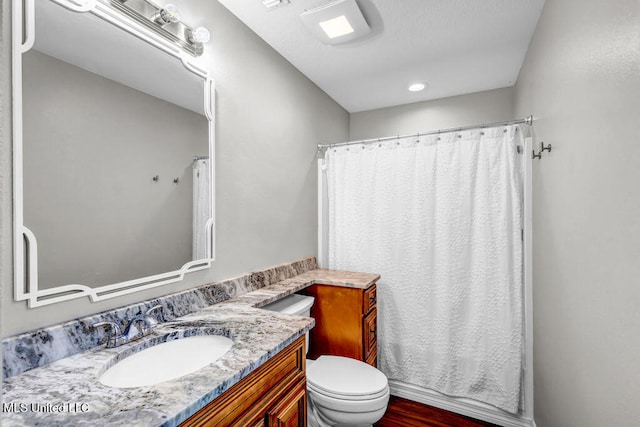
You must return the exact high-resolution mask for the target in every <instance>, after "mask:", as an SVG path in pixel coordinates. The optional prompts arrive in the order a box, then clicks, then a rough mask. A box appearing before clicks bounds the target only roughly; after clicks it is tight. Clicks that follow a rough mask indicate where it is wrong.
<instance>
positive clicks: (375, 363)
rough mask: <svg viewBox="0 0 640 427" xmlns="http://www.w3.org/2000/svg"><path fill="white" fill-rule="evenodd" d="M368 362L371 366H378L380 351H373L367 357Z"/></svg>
mask: <svg viewBox="0 0 640 427" xmlns="http://www.w3.org/2000/svg"><path fill="white" fill-rule="evenodd" d="M367 363H368V364H369V365H371V366H373V367H374V368H377V367H378V352H377V351H374V352H373V353H371V354H370V355H369V357H367Z"/></svg>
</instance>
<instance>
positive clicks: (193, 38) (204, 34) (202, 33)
mask: <svg viewBox="0 0 640 427" xmlns="http://www.w3.org/2000/svg"><path fill="white" fill-rule="evenodd" d="M210 39H211V34H210V33H209V30H207V29H206V28H205V27H196V28H194V29H193V30H191V32H190V33H189V41H190V42H191V43H206V42H208V41H209V40H210Z"/></svg>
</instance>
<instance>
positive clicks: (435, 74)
mask: <svg viewBox="0 0 640 427" xmlns="http://www.w3.org/2000/svg"><path fill="white" fill-rule="evenodd" d="M219 1H220V3H222V4H223V5H224V6H225V7H226V8H227V9H229V10H230V11H231V12H232V13H233V14H235V15H236V16H237V17H238V18H239V19H240V20H242V21H243V22H244V23H245V24H246V25H247V26H248V27H249V28H251V29H252V30H253V31H254V32H255V33H256V34H258V35H259V36H260V37H262V38H263V39H264V40H265V41H266V42H267V43H268V44H269V45H271V46H272V47H273V48H274V49H275V50H276V51H278V52H279V53H280V54H281V55H282V56H284V57H285V58H286V59H287V60H288V61H289V62H291V63H292V64H293V65H294V66H295V67H296V68H298V69H299V70H300V71H301V72H302V73H304V74H305V75H306V76H307V77H308V78H309V79H311V80H312V81H313V82H314V83H315V84H317V85H318V86H319V87H320V88H321V89H322V90H324V91H325V92H326V93H327V94H329V95H330V96H331V97H332V98H333V99H335V100H336V101H337V102H338V103H339V104H340V105H342V106H343V107H344V108H345V109H346V110H348V111H349V112H357V111H365V110H371V109H376V108H382V107H389V106H393V105H401V104H407V103H412V102H418V101H425V100H429V99H437V98H444V97H448V96H455V95H462V94H466V93H473V92H479V91H483V90H489V89H496V88H501V87H507V86H512V85H513V84H514V83H515V81H516V79H517V77H518V72H519V71H520V67H521V66H522V61H523V60H524V56H525V53H526V50H527V47H528V46H529V41H530V40H531V37H532V35H533V32H534V29H535V26H536V23H537V21H538V17H539V16H540V12H541V10H542V6H543V5H544V0H482V1H479V0H358V4H359V5H360V8H361V9H362V12H363V14H364V16H365V18H366V19H367V21H368V23H369V25H370V26H371V28H372V31H371V33H369V34H368V35H367V36H365V38H363V39H360V40H357V41H353V42H351V43H347V44H342V45H336V46H330V45H324V44H322V43H321V42H320V41H318V40H317V39H315V38H314V37H313V35H312V34H311V32H310V31H309V30H308V29H307V28H306V27H305V26H304V24H303V23H302V21H301V19H300V17H299V15H300V14H301V13H302V12H303V11H305V10H309V9H312V8H315V7H318V6H322V5H326V4H328V3H330V2H331V0H291V3H290V4H288V5H285V6H281V7H278V8H275V9H271V10H267V9H266V8H265V7H264V6H263V5H262V1H261V0H242V1H238V0H219ZM416 80H422V81H425V82H427V83H428V84H429V87H428V88H427V89H426V90H424V91H422V92H415V93H414V92H409V91H408V90H407V87H408V85H409V83H411V82H413V81H416Z"/></svg>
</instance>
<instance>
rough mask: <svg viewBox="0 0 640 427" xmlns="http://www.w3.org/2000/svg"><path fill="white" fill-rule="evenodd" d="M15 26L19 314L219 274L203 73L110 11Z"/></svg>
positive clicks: (51, 15) (44, 5) (64, 9)
mask: <svg viewBox="0 0 640 427" xmlns="http://www.w3.org/2000/svg"><path fill="white" fill-rule="evenodd" d="M116 1H117V0H116ZM12 25H13V27H12V38H13V41H12V43H13V68H12V71H13V165H14V169H13V180H14V259H15V262H14V263H15V265H14V269H15V270H14V271H15V280H14V284H15V288H14V298H15V300H16V301H26V302H27V304H28V306H29V307H32V308H33V307H39V306H43V305H48V304H53V303H57V302H61V301H65V300H70V299H75V298H83V297H88V298H90V300H91V301H94V302H96V301H100V300H104V299H108V298H113V297H116V296H120V295H124V294H129V293H132V292H136V291H140V290H144V289H149V288H153V287H157V286H163V285H166V284H169V283H174V282H177V281H181V280H183V278H184V277H185V275H186V274H188V273H191V272H194V271H198V270H203V269H207V268H210V267H211V264H212V262H213V261H214V259H215V250H214V249H215V228H214V212H215V210H214V207H215V203H214V191H213V189H214V188H215V185H214V180H213V178H214V173H213V165H214V152H215V151H214V135H215V123H214V111H215V105H214V99H215V98H214V82H213V80H212V79H211V77H210V75H209V72H208V71H207V69H205V68H204V67H202V66H200V65H199V64H198V63H197V61H196V60H195V58H194V57H193V56H191V55H190V54H189V53H187V52H186V51H185V50H183V49H182V48H181V47H180V46H178V45H177V44H174V43H172V42H171V41H168V40H166V39H164V38H163V37H161V36H160V35H158V34H156V33H155V32H153V31H151V30H149V29H147V28H144V27H143V26H140V25H139V24H136V23H135V22H134V21H133V20H131V19H129V18H127V17H126V16H124V15H123V14H121V13H120V12H118V11H117V10H116V9H114V8H113V7H112V6H110V5H109V2H108V0H103V1H102V0H38V1H34V0H13V22H12Z"/></svg>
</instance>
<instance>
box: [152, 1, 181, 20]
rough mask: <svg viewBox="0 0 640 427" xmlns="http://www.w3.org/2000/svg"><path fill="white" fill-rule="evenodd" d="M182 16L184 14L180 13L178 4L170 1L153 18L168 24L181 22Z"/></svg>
mask: <svg viewBox="0 0 640 427" xmlns="http://www.w3.org/2000/svg"><path fill="white" fill-rule="evenodd" d="M181 18H182V16H181V15H180V11H179V10H178V8H177V7H176V5H175V4H171V3H169V4H168V5H166V6H165V7H163V8H162V9H160V11H159V12H157V13H156V14H155V15H154V17H153V20H154V21H155V22H156V23H157V24H160V25H167V24H176V23H178V22H180V19H181Z"/></svg>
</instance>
